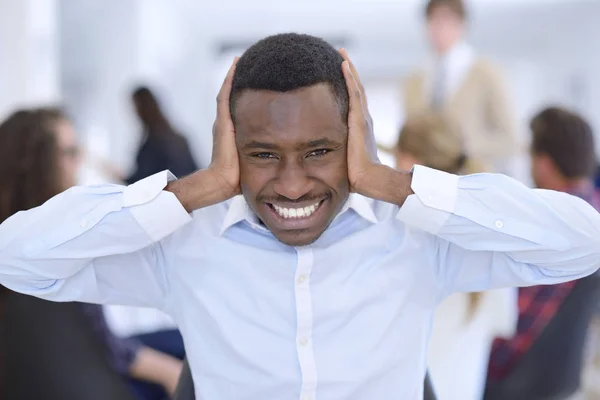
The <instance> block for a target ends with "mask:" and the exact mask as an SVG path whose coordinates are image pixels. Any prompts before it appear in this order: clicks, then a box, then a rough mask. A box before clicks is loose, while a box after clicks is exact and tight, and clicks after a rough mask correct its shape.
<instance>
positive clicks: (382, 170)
mask: <svg viewBox="0 0 600 400" xmlns="http://www.w3.org/2000/svg"><path fill="white" fill-rule="evenodd" d="M340 54H341V55H342V57H343V58H344V62H343V63H342V71H343V74H344V78H345V79H346V86H347V88H348V95H349V97H350V105H349V112H348V181H349V183H350V190H351V191H353V192H356V193H359V194H361V195H363V196H366V197H371V198H373V199H378V200H382V201H386V202H388V203H393V204H397V205H402V204H403V203H404V200H405V199H406V197H407V196H408V195H410V194H411V193H412V190H411V189H410V183H411V176H410V174H408V173H406V172H401V171H395V170H394V169H392V168H389V167H386V166H384V165H382V164H381V163H380V162H379V158H378V157H377V144H376V142H375V136H374V134H373V119H372V118H371V115H370V114H369V109H368V106H367V96H366V94H365V90H364V87H363V85H362V83H361V82H360V78H359V77H358V73H357V72H356V68H355V67H354V65H353V64H352V61H350V57H348V53H347V52H346V50H345V49H341V50H340Z"/></svg>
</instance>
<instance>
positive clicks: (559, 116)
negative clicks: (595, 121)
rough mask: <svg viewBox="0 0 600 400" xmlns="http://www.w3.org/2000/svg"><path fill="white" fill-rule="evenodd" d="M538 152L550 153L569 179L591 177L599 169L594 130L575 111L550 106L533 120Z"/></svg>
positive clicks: (534, 150)
mask: <svg viewBox="0 0 600 400" xmlns="http://www.w3.org/2000/svg"><path fill="white" fill-rule="evenodd" d="M530 127H531V132H532V134H533V138H532V139H533V140H532V143H531V150H532V152H533V153H534V154H546V155H548V156H549V157H550V158H551V159H552V160H553V161H554V163H555V164H556V166H557V167H558V169H559V171H560V172H561V173H562V174H563V175H564V176H565V177H566V178H569V179H575V178H591V177H593V176H594V174H595V172H596V165H597V163H596V151H595V146H594V132H593V131H592V128H591V126H590V125H589V124H588V122H587V121H586V120H585V119H584V118H583V117H582V116H580V115H578V114H577V113H575V112H572V111H569V110H566V109H564V108H560V107H548V108H546V109H544V110H542V111H541V112H540V113H538V114H537V115H536V116H535V117H533V119H532V120H531V124H530Z"/></svg>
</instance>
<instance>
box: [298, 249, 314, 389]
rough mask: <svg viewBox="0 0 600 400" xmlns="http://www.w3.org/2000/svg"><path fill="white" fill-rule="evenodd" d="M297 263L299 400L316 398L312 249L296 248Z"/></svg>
mask: <svg viewBox="0 0 600 400" xmlns="http://www.w3.org/2000/svg"><path fill="white" fill-rule="evenodd" d="M296 251H297V252H298V265H297V266H296V276H295V297H296V321H297V331H296V351H297V353H298V361H299V363H300V370H301V373H302V388H301V391H300V400H304V399H310V400H316V388H317V368H316V364H315V357H314V353H313V346H312V325H313V315H312V298H311V293H310V273H311V270H312V267H313V250H312V249H310V248H298V249H296Z"/></svg>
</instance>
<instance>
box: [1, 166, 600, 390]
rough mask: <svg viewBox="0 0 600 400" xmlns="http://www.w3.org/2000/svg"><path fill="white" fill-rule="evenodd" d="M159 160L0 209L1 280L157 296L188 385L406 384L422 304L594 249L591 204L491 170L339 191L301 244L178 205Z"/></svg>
mask: <svg viewBox="0 0 600 400" xmlns="http://www.w3.org/2000/svg"><path fill="white" fill-rule="evenodd" d="M168 179H169V174H168V173H167V172H166V171H165V172H162V173H159V174H156V175H153V176H151V177H149V178H147V179H144V180H142V181H139V182H137V183H135V184H133V185H130V186H128V187H123V186H116V185H105V186H95V187H77V188H73V189H71V190H69V191H67V192H65V193H63V194H61V195H59V196H56V197H55V198H53V199H51V200H50V201H48V202H47V203H46V204H44V205H43V206H41V207H38V208H36V209H33V210H30V211H26V212H21V213H19V214H17V215H15V216H13V217H12V218H10V219H8V220H7V221H6V222H4V223H3V224H2V225H1V226H0V282H1V283H2V284H4V285H6V286H8V287H9V288H12V289H14V290H16V291H20V292H24V293H29V294H32V295H35V296H39V297H42V298H46V299H50V300H56V301H68V300H79V301H87V302H97V303H104V304H108V303H111V304H113V303H116V304H126V305H137V306H151V307H157V308H159V309H161V310H163V311H165V312H167V313H168V314H170V315H171V316H173V318H174V319H175V321H176V322H177V323H178V325H179V327H180V329H181V331H182V334H183V337H184V340H185V344H186V348H187V351H188V356H189V360H190V364H191V368H192V371H193V377H194V382H195V387H196V398H197V399H209V400H215V399H218V400H228V399H236V400H271V399H273V400H298V399H302V400H308V399H311V400H341V399H343V400H389V399H402V400H413V399H414V400H417V399H421V398H422V396H423V394H422V393H423V388H422V386H423V378H424V374H425V369H426V365H425V359H426V353H427V342H428V337H429V333H430V329H431V323H432V316H433V311H434V308H435V307H436V305H437V304H438V303H439V301H440V300H441V299H443V298H444V297H445V296H447V295H448V294H450V293H453V292H456V291H483V290H486V289H489V288H492V287H503V286H518V285H533V284H551V283H558V282H563V281H566V280H571V279H576V278H581V277H583V276H585V275H588V274H590V273H592V272H594V271H595V270H596V269H597V268H598V267H599V266H600V215H599V214H598V213H597V212H596V211H595V210H594V209H593V208H592V207H591V206H590V205H588V204H587V203H585V202H584V201H583V200H580V199H579V198H576V197H572V196H570V195H567V194H564V193H558V192H552V191H542V190H531V189H528V188H527V187H525V186H524V185H522V184H520V183H519V182H517V181H515V180H512V179H510V178H508V177H505V176H502V175H493V174H479V175H469V176H464V177H458V176H455V175H450V174H447V173H444V172H440V171H435V170H432V169H428V168H425V167H416V168H415V169H414V171H413V181H412V189H413V191H414V192H415V194H414V195H412V196H410V197H409V198H408V199H407V200H406V202H405V203H404V205H403V206H402V207H401V208H398V207H397V206H394V205H392V204H387V203H383V202H378V201H372V200H370V199H366V198H364V197H361V196H358V195H351V197H350V198H349V200H348V202H347V204H346V206H345V207H344V209H343V211H342V212H341V213H340V214H339V215H338V216H337V217H336V219H335V220H334V222H333V223H332V224H331V226H330V227H329V228H328V229H327V230H326V232H325V233H324V234H323V235H322V236H321V237H320V238H319V239H318V240H317V241H316V242H315V243H314V244H311V245H310V246H305V247H297V248H294V247H290V246H286V245H284V244H282V243H280V242H278V241H277V240H276V239H275V238H274V237H273V236H272V235H271V234H270V233H269V232H268V231H267V230H266V229H265V228H263V227H262V226H261V225H260V224H259V223H258V221H257V218H256V216H255V215H254V214H253V213H252V212H251V210H250V209H249V207H248V205H247V204H246V202H245V201H244V200H243V198H242V197H237V198H234V199H232V200H231V201H229V202H227V203H223V204H217V205H215V206H212V207H208V208H204V209H201V210H198V211H196V212H194V213H193V215H189V214H188V213H187V212H186V211H185V209H184V208H183V207H182V206H181V204H180V203H179V202H178V201H177V199H176V197H175V195H173V194H172V193H170V192H166V191H163V190H162V189H163V188H164V187H165V185H166V184H167V181H168Z"/></svg>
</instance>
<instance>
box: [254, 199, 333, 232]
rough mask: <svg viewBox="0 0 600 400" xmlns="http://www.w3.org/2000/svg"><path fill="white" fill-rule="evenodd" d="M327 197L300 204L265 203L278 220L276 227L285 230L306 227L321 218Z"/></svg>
mask: <svg viewBox="0 0 600 400" xmlns="http://www.w3.org/2000/svg"><path fill="white" fill-rule="evenodd" d="M326 201H327V198H325V199H322V200H318V201H312V202H307V203H305V204H302V205H299V204H298V205H296V204H294V205H292V204H282V203H279V204H275V203H265V204H266V206H267V208H268V209H269V211H270V212H271V213H272V215H273V216H274V217H275V220H276V221H278V222H277V224H278V228H279V229H285V230H288V229H289V230H295V229H307V228H310V227H312V226H313V224H314V223H315V222H316V221H317V220H318V219H319V218H321V217H320V215H321V214H322V212H320V211H322V208H323V207H324V205H323V204H324V203H325V202H326Z"/></svg>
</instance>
